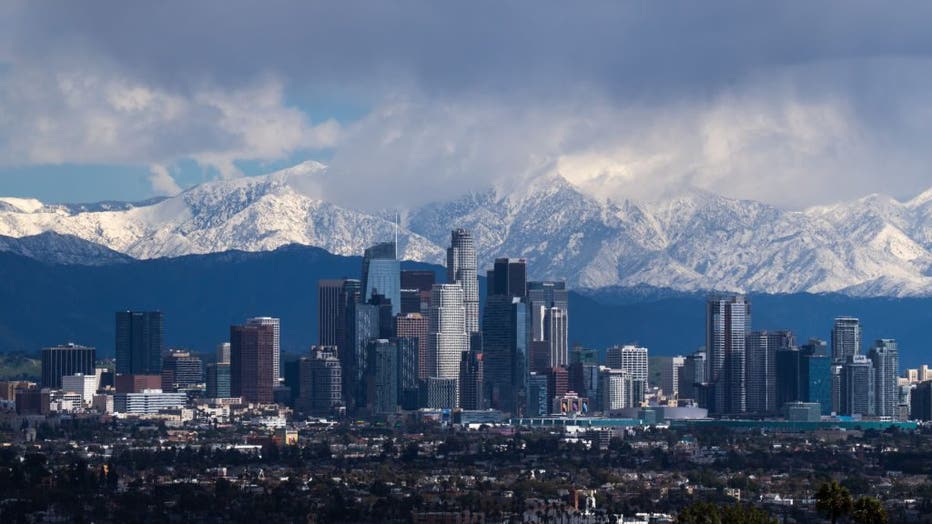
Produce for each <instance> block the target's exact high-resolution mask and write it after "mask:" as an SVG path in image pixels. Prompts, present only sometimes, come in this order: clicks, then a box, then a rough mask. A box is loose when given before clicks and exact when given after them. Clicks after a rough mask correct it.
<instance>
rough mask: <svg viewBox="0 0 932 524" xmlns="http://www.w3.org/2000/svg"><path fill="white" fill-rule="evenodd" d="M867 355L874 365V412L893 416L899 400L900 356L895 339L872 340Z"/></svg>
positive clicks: (878, 414)
mask: <svg viewBox="0 0 932 524" xmlns="http://www.w3.org/2000/svg"><path fill="white" fill-rule="evenodd" d="M867 357H868V358H869V359H870V360H871V362H872V363H873V365H874V414H875V415H877V416H878V417H893V416H895V415H896V406H897V404H898V400H899V394H898V393H899V386H898V385H897V376H898V375H899V365H900V357H899V350H898V348H897V344H896V340H893V339H889V338H884V339H880V340H878V341H876V342H874V347H872V348H871V349H870V351H869V352H868V354H867Z"/></svg>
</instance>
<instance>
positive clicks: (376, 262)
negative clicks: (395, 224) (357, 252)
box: [361, 242, 401, 316]
mask: <svg viewBox="0 0 932 524" xmlns="http://www.w3.org/2000/svg"><path fill="white" fill-rule="evenodd" d="M362 291H363V294H362V297H361V301H362V302H368V301H369V300H370V299H371V298H372V295H374V294H376V293H377V294H379V295H384V296H385V298H387V299H389V300H391V302H392V316H394V315H397V314H398V313H400V312H401V263H400V262H398V259H397V252H396V246H395V243H394V242H383V243H381V244H376V245H374V246H372V247H370V248H368V249H366V251H365V253H364V254H363V258H362Z"/></svg>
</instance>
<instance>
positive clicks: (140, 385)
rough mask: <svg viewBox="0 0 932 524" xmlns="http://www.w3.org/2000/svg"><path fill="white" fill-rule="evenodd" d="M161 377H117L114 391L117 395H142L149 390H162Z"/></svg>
mask: <svg viewBox="0 0 932 524" xmlns="http://www.w3.org/2000/svg"><path fill="white" fill-rule="evenodd" d="M161 388H162V376H161V375H117V376H116V378H115V379H114V389H116V392H117V393H140V392H142V391H145V390H147V389H161Z"/></svg>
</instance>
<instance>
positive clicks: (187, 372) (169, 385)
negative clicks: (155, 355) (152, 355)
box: [162, 351, 204, 391]
mask: <svg viewBox="0 0 932 524" xmlns="http://www.w3.org/2000/svg"><path fill="white" fill-rule="evenodd" d="M203 381H204V370H203V367H202V365H201V359H200V357H197V356H194V355H192V354H191V353H190V352H188V351H172V352H170V353H169V354H168V355H165V357H164V358H162V391H177V390H178V389H185V388H190V387H193V386H196V385H198V384H201V383H203Z"/></svg>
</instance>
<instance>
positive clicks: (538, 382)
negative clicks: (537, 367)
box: [526, 371, 550, 417]
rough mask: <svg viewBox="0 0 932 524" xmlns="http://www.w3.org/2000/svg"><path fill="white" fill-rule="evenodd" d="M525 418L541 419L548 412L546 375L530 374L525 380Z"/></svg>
mask: <svg viewBox="0 0 932 524" xmlns="http://www.w3.org/2000/svg"><path fill="white" fill-rule="evenodd" d="M526 409H527V416H529V417H543V416H546V415H547V413H549V412H550V403H549V402H547V375H546V374H543V373H535V372H533V371H532V372H531V373H530V374H529V375H528V378H527V407H526Z"/></svg>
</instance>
